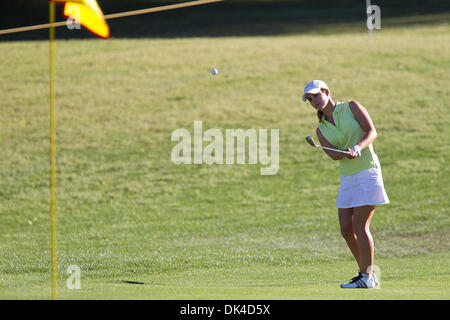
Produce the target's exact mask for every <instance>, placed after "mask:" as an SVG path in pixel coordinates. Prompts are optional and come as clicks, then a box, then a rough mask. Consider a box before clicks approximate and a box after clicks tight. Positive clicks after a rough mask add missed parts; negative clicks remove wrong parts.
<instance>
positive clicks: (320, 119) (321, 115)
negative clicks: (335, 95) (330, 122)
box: [317, 111, 323, 123]
mask: <svg viewBox="0 0 450 320" xmlns="http://www.w3.org/2000/svg"><path fill="white" fill-rule="evenodd" d="M322 117H323V112H322V111H317V118H319V123H321V122H322Z"/></svg>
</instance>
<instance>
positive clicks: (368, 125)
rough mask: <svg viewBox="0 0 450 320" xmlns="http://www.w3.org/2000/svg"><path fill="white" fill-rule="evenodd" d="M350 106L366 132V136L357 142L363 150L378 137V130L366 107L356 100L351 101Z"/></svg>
mask: <svg viewBox="0 0 450 320" xmlns="http://www.w3.org/2000/svg"><path fill="white" fill-rule="evenodd" d="M349 107H350V110H351V111H352V113H353V116H354V117H355V119H356V121H358V123H359V125H360V126H361V128H362V129H363V131H364V132H365V135H364V137H363V138H362V139H361V140H360V141H359V142H358V143H357V144H358V145H359V146H360V147H361V150H363V149H364V148H366V147H368V146H369V145H370V144H371V143H372V142H373V141H374V140H375V139H376V138H377V131H376V130H375V126H374V124H373V122H372V119H370V116H369V113H368V112H367V110H366V108H364V107H363V106H362V105H360V104H359V103H358V102H357V101H354V100H352V101H350V103H349Z"/></svg>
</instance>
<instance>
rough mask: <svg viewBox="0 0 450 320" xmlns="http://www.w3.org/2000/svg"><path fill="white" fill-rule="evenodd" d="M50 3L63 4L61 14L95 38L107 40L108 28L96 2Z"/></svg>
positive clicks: (67, 1) (76, 0)
mask: <svg viewBox="0 0 450 320" xmlns="http://www.w3.org/2000/svg"><path fill="white" fill-rule="evenodd" d="M50 1H52V2H63V3H64V11H63V14H64V16H65V17H67V18H69V17H70V18H72V19H73V20H74V21H75V22H77V23H79V24H81V25H82V26H84V27H85V28H86V29H88V30H89V31H90V32H92V33H93V34H95V35H96V36H98V37H100V38H103V39H107V38H109V27H108V25H107V24H106V21H105V17H104V16H103V12H102V10H101V9H100V7H99V5H98V4H97V1H96V0H50Z"/></svg>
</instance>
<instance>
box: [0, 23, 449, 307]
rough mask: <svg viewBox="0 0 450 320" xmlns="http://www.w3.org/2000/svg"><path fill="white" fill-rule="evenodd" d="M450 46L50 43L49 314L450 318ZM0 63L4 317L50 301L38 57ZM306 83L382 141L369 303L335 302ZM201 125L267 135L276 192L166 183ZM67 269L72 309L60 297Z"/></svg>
mask: <svg viewBox="0 0 450 320" xmlns="http://www.w3.org/2000/svg"><path fill="white" fill-rule="evenodd" d="M449 31H450V30H449V27H448V25H434V26H421V27H403V28H402V27H398V28H395V29H389V28H388V29H386V30H385V29H382V30H381V31H380V32H376V33H375V34H374V41H373V42H369V40H368V37H367V34H366V33H359V34H358V33H341V34H333V35H313V34H306V35H289V36H277V37H268V36H261V37H224V38H191V39H165V40H164V39H160V40H157V39H146V40H126V39H124V40H117V39H111V40H108V41H99V40H95V39H92V40H74V41H58V42H57V43H56V52H57V57H56V62H57V70H56V74H57V81H56V90H57V103H56V106H57V213H58V267H59V268H58V270H59V298H61V299H79V298H82V299H135V298H138V299H191V298H192V299H253V298H254V299H449V298H450V292H449V289H448V285H447V284H448V281H449V271H450V270H449V253H448V252H449V245H448V243H449V241H448V240H449V239H448V235H449V226H450V225H449V222H450V221H449V210H448V192H449V190H450V189H449V171H448V159H449V157H450V150H449V146H448V143H447V141H448V137H449V129H448V123H449V120H450V119H449V116H448V113H447V112H446V108H447V107H448V85H447V83H448V80H449V72H448V71H449V69H448V61H449V52H450V51H449V49H450V48H449V43H450V41H449V40H450V39H449V34H450V33H449ZM0 52H1V56H2V58H3V63H2V68H0V76H1V78H2V79H3V81H2V82H1V83H0V93H1V101H0V110H1V117H0V126H1V128H2V130H1V131H0V139H1V141H2V145H3V153H2V157H1V159H0V199H1V202H0V270H1V274H0V298H8V299H30V298H31V299H34V298H38V299H48V298H50V297H51V295H50V284H51V282H50V259H51V255H50V252H51V250H50V191H49V188H50V178H49V174H50V167H49V159H50V156H49V150H50V147H49V131H50V130H49V106H48V105H49V99H48V44H47V42H45V41H44V42H40V41H28V42H3V43H0ZM213 67H215V68H217V69H218V70H219V75H218V76H215V77H213V76H211V75H210V74H209V70H210V69H211V68H213ZM311 79H323V80H325V81H326V82H327V84H328V85H329V86H330V88H331V90H332V93H333V94H334V95H335V96H336V97H337V98H338V99H340V100H345V99H356V100H358V101H359V102H360V103H361V104H363V105H364V106H365V107H366V108H367V109H368V111H369V113H370V114H371V116H372V119H373V121H374V123H375V126H376V128H377V131H378V138H377V140H376V142H375V144H374V147H375V151H376V153H377V154H378V156H379V158H380V160H381V164H382V168H383V175H384V179H385V186H386V189H387V192H388V194H389V197H390V199H391V202H392V203H391V204H389V205H386V206H380V207H379V208H378V209H377V211H376V213H375V217H374V219H373V222H372V227H371V230H372V234H373V236H374V239H375V243H376V256H375V264H376V265H378V266H379V267H380V269H381V272H382V274H381V275H382V281H383V282H382V286H381V289H380V290H372V291H363V292H362V291H343V290H341V289H339V288H338V286H339V284H340V283H341V282H342V281H345V280H347V279H349V278H351V277H353V276H354V274H355V272H356V264H355V263H354V262H353V261H352V259H351V256H350V253H349V250H348V248H347V247H346V245H345V242H344V240H343V239H341V237H340V235H339V227H338V222H337V210H336V209H335V207H334V206H335V197H336V191H337V188H338V186H339V179H338V163H337V162H333V161H331V160H330V159H328V158H327V157H326V156H325V155H324V154H323V153H321V152H319V151H317V150H313V149H312V148H311V147H310V146H308V145H307V144H306V143H305V141H304V137H305V136H306V135H313V133H314V130H315V127H316V125H317V120H316V116H315V114H314V112H313V110H312V108H311V107H310V106H308V105H306V104H303V103H301V100H300V95H301V91H302V89H303V86H304V84H305V83H306V82H307V81H309V80H311ZM194 120H202V121H203V127H204V130H206V129H207V128H217V129H220V130H222V132H224V130H225V129H236V128H243V129H248V128H256V129H258V128H269V129H270V128H277V129H280V169H279V171H278V174H277V175H275V176H261V175H260V174H259V169H260V167H261V166H260V165H231V166H225V165H212V166H208V165H180V166H176V165H174V164H173V163H172V162H171V161H170V153H171V149H172V147H173V146H174V145H175V143H173V142H171V141H170V136H171V133H172V131H173V130H175V129H177V128H186V129H188V130H189V131H190V132H191V133H192V132H193V123H194ZM69 265H77V266H79V267H80V268H81V280H82V289H81V290H68V289H67V288H66V286H65V281H66V279H67V278H68V276H69V275H68V274H67V273H66V269H67V267H68V266H69ZM124 280H133V281H142V282H144V283H145V284H144V285H131V284H127V283H124V282H123V281H124Z"/></svg>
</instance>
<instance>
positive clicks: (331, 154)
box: [316, 128, 346, 160]
mask: <svg viewBox="0 0 450 320" xmlns="http://www.w3.org/2000/svg"><path fill="white" fill-rule="evenodd" d="M316 135H317V138H319V141H320V144H321V145H322V147H327V148H333V149H337V148H336V147H335V146H333V145H332V144H331V143H329V142H328V140H327V139H325V137H324V136H323V135H322V132H320V130H319V128H317V129H316ZM322 150H323V151H324V152H325V153H326V154H327V155H328V156H329V157H330V158H331V159H333V160H341V159H342V158H345V157H346V156H345V154H344V153H340V152H335V151H331V150H326V149H322Z"/></svg>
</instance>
